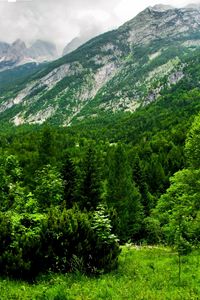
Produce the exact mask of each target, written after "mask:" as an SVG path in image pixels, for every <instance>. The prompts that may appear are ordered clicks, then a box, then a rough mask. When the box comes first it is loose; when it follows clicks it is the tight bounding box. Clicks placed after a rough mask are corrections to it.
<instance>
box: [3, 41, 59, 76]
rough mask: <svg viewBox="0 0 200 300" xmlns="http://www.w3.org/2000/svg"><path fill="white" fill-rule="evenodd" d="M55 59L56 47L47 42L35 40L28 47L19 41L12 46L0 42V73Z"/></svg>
mask: <svg viewBox="0 0 200 300" xmlns="http://www.w3.org/2000/svg"><path fill="white" fill-rule="evenodd" d="M57 57H58V53H57V50H56V46H55V45H54V44H53V43H50V42H47V41H42V40H36V41H34V42H33V43H32V44H31V46H30V47H27V46H26V44H25V42H24V41H22V40H21V39H17V40H15V41H14V42H13V43H12V44H9V43H5V42H0V71H4V70H6V69H10V68H14V67H16V66H19V65H23V64H26V63H33V62H35V63H41V62H44V61H51V60H55V59H56V58H57Z"/></svg>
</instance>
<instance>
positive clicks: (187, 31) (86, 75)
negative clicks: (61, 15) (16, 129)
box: [0, 5, 200, 126]
mask: <svg viewBox="0 0 200 300" xmlns="http://www.w3.org/2000/svg"><path fill="white" fill-rule="evenodd" d="M199 29H200V10H199V8H198V7H187V8H182V9H175V8H171V7H169V6H162V5H157V6H155V7H149V8H147V9H145V10H144V11H143V12H141V13H140V14H139V15H137V16H136V17H135V18H134V19H132V20H131V21H129V22H127V23H125V24H124V25H123V26H121V27H120V28H119V29H118V30H114V31H111V32H108V33H105V34H103V35H100V36H98V37H96V38H94V39H92V40H90V41H88V42H87V43H85V44H84V45H83V46H81V47H79V48H78V49H77V50H76V51H74V52H72V53H70V54H68V55H66V56H64V57H62V58H61V59H59V60H57V61H55V62H52V63H49V64H48V65H47V66H46V67H45V68H44V69H43V70H42V71H40V72H38V73H36V74H34V75H33V76H30V77H29V78H27V80H25V81H24V84H23V85H22V86H21V90H20V91H19V90H17V91H16V90H11V91H10V92H9V95H8V93H6V92H5V93H3V94H2V95H1V97H0V100H1V106H0V113H1V114H0V118H1V120H2V121H4V122H11V123H13V124H15V125H20V124H23V123H29V124H35V123H37V124H41V123H43V122H45V121H48V122H50V123H53V124H58V125H62V126H67V125H70V124H71V123H74V122H77V121H80V120H83V119H87V118H92V119H94V118H99V117H102V116H103V115H104V114H105V115H106V114H110V113H113V112H120V111H123V112H124V111H130V112H134V111H135V110H136V109H137V108H138V107H142V106H144V105H147V104H149V103H150V102H152V101H154V100H156V99H157V98H158V97H159V96H160V95H161V94H162V93H163V91H165V90H167V89H169V88H170V87H171V86H173V85H176V84H177V83H178V82H180V81H181V80H186V79H187V76H188V69H187V68H186V66H187V65H189V64H190V63H192V60H193V55H194V50H195V49H198V48H199V46H200V33H199Z"/></svg>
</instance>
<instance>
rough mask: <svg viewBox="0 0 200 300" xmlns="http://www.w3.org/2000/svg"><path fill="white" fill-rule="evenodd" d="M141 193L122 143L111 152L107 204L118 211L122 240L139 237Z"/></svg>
mask: <svg viewBox="0 0 200 300" xmlns="http://www.w3.org/2000/svg"><path fill="white" fill-rule="evenodd" d="M140 200H141V195H140V193H139V191H138V189H137V188H136V186H135V184H134V182H133V179H132V172H131V168H130V165H129V163H128V159H127V155H126V151H125V149H124V147H123V146H122V145H121V144H120V145H118V146H117V147H115V148H114V147H113V149H111V153H110V166H109V177H108V184H107V204H108V206H109V207H111V208H114V209H115V210H116V212H117V216H118V219H117V220H116V221H117V222H116V223H117V224H114V228H115V231H116V233H117V234H118V236H119V238H120V239H121V241H127V240H129V239H132V240H135V239H138V238H139V234H140V230H141V225H142V216H143V208H142V205H141V202H140Z"/></svg>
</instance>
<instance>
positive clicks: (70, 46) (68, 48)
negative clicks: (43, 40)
mask: <svg viewBox="0 0 200 300" xmlns="http://www.w3.org/2000/svg"><path fill="white" fill-rule="evenodd" d="M87 40H88V39H85V38H81V37H75V38H74V39H73V40H71V42H69V43H68V44H67V45H66V46H65V48H64V50H63V54H62V55H63V56H64V55H67V54H69V53H71V52H72V51H74V50H76V49H77V48H78V47H80V46H81V45H83V44H84V43H85V42H87Z"/></svg>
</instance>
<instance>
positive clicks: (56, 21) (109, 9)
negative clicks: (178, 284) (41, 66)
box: [0, 0, 200, 50]
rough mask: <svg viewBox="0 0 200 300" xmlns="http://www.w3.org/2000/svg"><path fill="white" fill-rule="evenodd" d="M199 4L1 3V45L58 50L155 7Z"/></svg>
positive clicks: (181, 0)
mask: <svg viewBox="0 0 200 300" xmlns="http://www.w3.org/2000/svg"><path fill="white" fill-rule="evenodd" d="M199 1H200V0H198V1H196V0H191V1H187V0H173V1H172V0H169V1H168V0H165V1H163V0H0V16H1V18H0V41H6V42H13V41H14V40H15V39H17V38H21V39H23V40H24V41H26V42H27V43H30V42H31V41H33V40H35V39H44V40H48V41H53V42H55V43H56V44H57V47H58V49H59V50H61V49H62V48H63V47H64V46H65V45H66V44H67V43H68V42H69V41H70V40H72V39H73V38H74V37H75V36H79V35H81V36H83V35H84V36H94V35H97V34H99V33H102V32H104V31H107V30H110V29H113V28H116V27H118V26H119V25H121V24H123V23H124V22H125V21H127V20H129V19H131V18H133V17H134V16H135V15H136V14H137V13H138V12H140V11H141V10H143V9H144V8H146V7H147V6H153V5H155V4H157V3H161V4H170V5H173V6H178V7H180V6H185V5H187V4H188V3H190V2H192V3H198V2H199Z"/></svg>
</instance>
